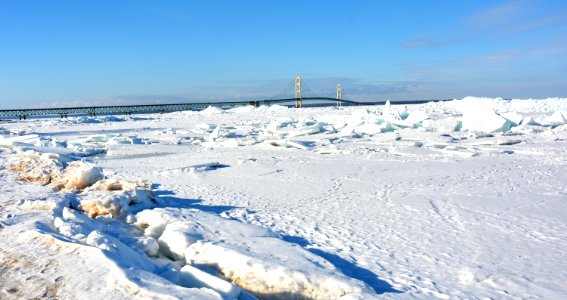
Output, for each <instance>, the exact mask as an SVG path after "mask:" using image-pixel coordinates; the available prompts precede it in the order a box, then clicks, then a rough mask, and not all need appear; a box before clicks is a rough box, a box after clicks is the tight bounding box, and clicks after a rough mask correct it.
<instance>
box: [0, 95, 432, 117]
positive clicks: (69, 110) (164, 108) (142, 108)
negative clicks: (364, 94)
mask: <svg viewBox="0 0 567 300" xmlns="http://www.w3.org/2000/svg"><path fill="white" fill-rule="evenodd" d="M296 100H297V99H296V98H286V99H266V100H253V101H233V102H203V103H173V104H146V105H120V106H119V105H116V106H91V107H64V108H32V109H7V110H0V117H18V118H20V119H25V118H26V117H28V116H49V115H59V116H61V117H67V116H69V115H77V114H88V115H108V114H133V113H165V112H174V111H185V110H202V109H205V108H207V107H209V106H213V107H219V108H233V107H238V106H247V105H253V106H260V105H271V104H284V103H290V104H291V103H294V102H295V101H296ZM301 100H302V102H321V101H322V102H326V103H328V102H334V103H337V101H340V102H341V104H342V105H345V106H355V105H383V104H384V103H385V102H356V101H352V100H344V99H342V100H339V99H336V98H329V97H305V98H302V99H301ZM430 101H432V100H411V101H396V102H394V103H395V104H416V103H426V102H430ZM436 101H440V100H436ZM441 101H443V100H441Z"/></svg>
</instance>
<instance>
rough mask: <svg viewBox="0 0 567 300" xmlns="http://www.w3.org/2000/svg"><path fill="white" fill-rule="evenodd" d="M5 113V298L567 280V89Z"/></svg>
mask: <svg viewBox="0 0 567 300" xmlns="http://www.w3.org/2000/svg"><path fill="white" fill-rule="evenodd" d="M1 124H2V127H1V128H0V274H1V276H0V298H1V299H20V298H38V297H39V298H41V297H43V298H61V299H91V298H93V297H96V298H105V299H123V298H151V299H255V298H258V299H339V298H340V299H373V298H386V299H399V298H403V299H406V298H418V299H424V298H426V299H431V298H440V299H485V298H493V299H494V298H498V299H501V298H504V299H507V298H509V299H525V298H541V299H564V298H565V295H567V285H565V282H567V259H566V257H567V252H566V251H567V250H566V249H567V211H566V210H565V209H564V206H565V203H566V201H567V188H566V186H565V182H567V174H566V173H565V167H566V165H567V99H559V98H553V99H539V100H536V99H524V100H520V99H516V100H503V99H489V98H474V97H467V98H465V99H462V100H454V101H448V102H431V103H427V104H420V105H407V106H401V105H396V104H395V103H387V104H386V105H384V106H359V107H341V108H306V109H290V108H286V107H282V106H271V107H258V108H254V107H240V108H235V109H231V110H220V109H218V108H212V107H210V108H207V109H205V110H203V111H200V112H176V113H169V114H163V115H145V116H144V117H120V116H106V117H71V118H68V119H58V118H52V119H31V120H24V121H18V122H15V121H14V122H2V123H1Z"/></svg>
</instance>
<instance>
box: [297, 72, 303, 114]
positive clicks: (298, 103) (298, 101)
mask: <svg viewBox="0 0 567 300" xmlns="http://www.w3.org/2000/svg"><path fill="white" fill-rule="evenodd" d="M302 106H303V103H302V100H301V76H297V77H295V107H296V108H301V107H302Z"/></svg>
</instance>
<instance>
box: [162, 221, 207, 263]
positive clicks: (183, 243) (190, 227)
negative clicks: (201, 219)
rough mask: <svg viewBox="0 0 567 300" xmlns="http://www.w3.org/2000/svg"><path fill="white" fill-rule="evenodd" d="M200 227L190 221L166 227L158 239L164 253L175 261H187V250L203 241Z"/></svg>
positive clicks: (177, 222) (178, 222) (174, 223)
mask: <svg viewBox="0 0 567 300" xmlns="http://www.w3.org/2000/svg"><path fill="white" fill-rule="evenodd" d="M198 229H199V226H198V225H197V224H195V223H192V222H190V221H176V222H173V223H170V224H167V225H166V226H165V229H164V231H163V233H162V234H161V236H160V238H159V239H158V243H159V246H160V250H161V251H162V253H163V254H164V255H165V256H167V257H170V258H172V259H174V260H180V261H184V260H185V254H184V252H185V249H187V248H188V247H189V246H191V245H192V244H194V243H195V242H197V241H198V240H201V239H203V236H202V235H201V234H200V233H199V232H198V231H197V230H198Z"/></svg>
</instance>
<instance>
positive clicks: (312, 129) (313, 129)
mask: <svg viewBox="0 0 567 300" xmlns="http://www.w3.org/2000/svg"><path fill="white" fill-rule="evenodd" d="M322 130H323V126H322V125H321V124H320V123H315V124H312V125H308V126H303V127H300V128H298V129H297V130H295V131H293V132H291V133H290V134H289V136H290V137H294V136H302V135H310V134H316V133H319V132H321V131H322Z"/></svg>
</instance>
